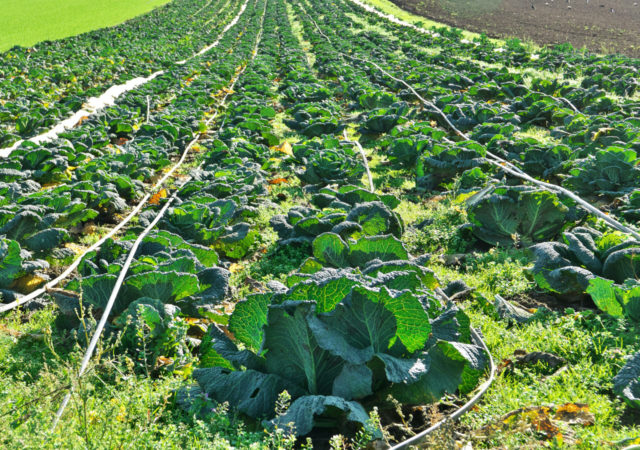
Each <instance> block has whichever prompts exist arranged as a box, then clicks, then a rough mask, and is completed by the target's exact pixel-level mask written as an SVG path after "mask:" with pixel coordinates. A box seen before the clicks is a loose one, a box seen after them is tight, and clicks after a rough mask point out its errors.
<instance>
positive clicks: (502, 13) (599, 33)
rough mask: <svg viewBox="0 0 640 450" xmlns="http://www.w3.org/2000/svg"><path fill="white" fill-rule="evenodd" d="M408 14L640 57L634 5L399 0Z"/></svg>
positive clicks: (579, 0) (584, 0)
mask: <svg viewBox="0 0 640 450" xmlns="http://www.w3.org/2000/svg"><path fill="white" fill-rule="evenodd" d="M393 2H394V3H395V4H397V5H398V6H400V7H401V8H404V9H406V10H408V11H411V12H414V13H417V14H419V15H421V16H424V17H428V18H430V19H432V20H435V21H437V22H441V23H446V24H448V25H451V26H456V27H460V28H464V29H467V30H471V31H474V32H478V33H486V34H488V35H489V36H492V37H499V38H509V37H518V38H520V39H522V40H529V41H533V42H536V43H538V44H541V45H543V44H562V43H565V42H568V43H570V44H572V45H573V46H574V47H576V48H582V47H586V48H588V49H589V50H591V51H593V52H599V53H614V52H617V53H623V54H626V55H629V56H635V57H639V56H640V37H638V33H637V30H638V23H640V6H639V5H638V2H635V1H632V0H601V1H589V0H572V1H566V0H555V1H554V0H529V1H514V0H483V1H474V0H393Z"/></svg>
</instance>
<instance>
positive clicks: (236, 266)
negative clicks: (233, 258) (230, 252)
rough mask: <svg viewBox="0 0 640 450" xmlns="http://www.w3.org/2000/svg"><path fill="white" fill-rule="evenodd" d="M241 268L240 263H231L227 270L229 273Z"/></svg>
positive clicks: (238, 270)
mask: <svg viewBox="0 0 640 450" xmlns="http://www.w3.org/2000/svg"><path fill="white" fill-rule="evenodd" d="M241 270H242V264H238V263H233V264H231V265H230V266H229V272H231V273H237V272H240V271H241Z"/></svg>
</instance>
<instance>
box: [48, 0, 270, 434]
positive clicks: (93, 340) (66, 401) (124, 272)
mask: <svg viewBox="0 0 640 450" xmlns="http://www.w3.org/2000/svg"><path fill="white" fill-rule="evenodd" d="M267 3H268V0H265V3H264V10H263V14H262V18H261V23H260V32H259V33H258V35H257V38H256V44H255V47H254V51H253V52H252V57H251V61H253V60H254V59H255V56H256V54H257V49H258V46H259V44H260V41H261V39H262V28H263V26H264V16H265V15H266V10H267ZM247 67H248V64H245V65H244V67H243V68H242V70H241V71H240V72H238V74H236V76H235V78H234V80H233V83H232V84H231V88H233V86H235V83H236V82H237V81H238V79H239V77H240V76H241V75H242V73H244V71H245V70H246V68H247ZM229 91H232V89H229ZM229 95H230V93H226V94H225V96H224V98H223V101H222V103H224V102H225V101H226V99H227V97H228V96H229ZM216 115H217V111H216ZM214 118H215V116H212V117H211V118H209V119H208V121H207V125H209V124H210V123H211V121H213V120H214ZM201 135H202V134H201ZM199 136H200V135H199ZM198 138H199V137H198ZM198 138H196V139H194V140H193V141H192V143H191V144H190V145H193V144H195V142H196V141H197V140H198ZM203 165H204V161H203V162H202V163H200V165H199V166H198V168H201V167H202V166H203ZM192 178H193V176H192V175H191V176H189V177H187V178H186V179H185V180H183V181H182V183H181V184H180V187H179V188H178V189H176V190H175V192H174V193H173V195H171V197H170V198H169V199H168V200H167V202H166V203H165V204H164V206H163V207H162V208H161V209H160V211H158V214H156V216H155V218H154V219H153V221H152V222H151V223H150V224H149V225H148V226H147V227H146V228H145V229H144V230H143V231H142V233H140V235H139V236H138V238H137V239H136V240H135V242H134V244H133V246H132V248H131V250H130V251H129V254H128V255H127V259H126V260H125V262H124V264H123V266H122V269H121V270H120V273H119V274H118V278H117V280H116V283H115V286H114V288H113V290H112V291H111V295H110V296H109V300H108V301H107V305H106V306H105V309H104V311H103V313H102V317H100V322H99V323H98V326H97V327H96V330H95V331H94V333H93V336H92V337H91V341H90V342H89V346H88V347H87V350H86V352H85V354H84V357H83V358H82V364H81V365H80V370H79V371H78V378H80V377H82V375H83V374H84V373H85V371H86V370H87V367H88V366H89V361H90V360H91V357H92V356H93V352H94V351H95V349H96V346H97V344H98V341H99V340H100V337H101V336H102V331H103V330H104V327H105V325H106V323H107V320H108V318H109V314H110V313H111V309H112V308H113V305H114V303H115V301H116V298H117V297H118V294H119V293H120V288H121V287H122V285H123V284H124V279H125V277H126V276H127V272H128V271H129V267H130V266H131V263H132V262H133V259H134V258H135V255H136V252H137V250H138V247H139V246H140V244H141V243H142V241H143V240H144V238H145V237H146V236H147V235H148V234H149V233H150V232H151V230H153V229H154V228H155V226H156V225H157V224H158V222H159V221H160V219H162V217H163V216H164V214H165V213H166V212H167V210H168V209H169V206H171V204H172V203H173V201H174V200H175V199H176V198H177V197H178V193H179V192H180V188H181V187H182V186H184V185H185V184H186V183H188V182H189V181H190V180H191V179H192ZM72 393H73V386H72V387H71V389H70V390H69V392H68V393H67V394H66V395H65V397H64V399H63V400H62V404H61V405H60V408H58V411H57V412H56V416H55V419H54V421H53V424H52V426H51V431H54V430H55V429H56V427H57V426H58V423H59V422H60V418H61V417H62V414H63V413H64V410H65V409H66V407H67V405H68V404H69V400H70V399H71V394H72Z"/></svg>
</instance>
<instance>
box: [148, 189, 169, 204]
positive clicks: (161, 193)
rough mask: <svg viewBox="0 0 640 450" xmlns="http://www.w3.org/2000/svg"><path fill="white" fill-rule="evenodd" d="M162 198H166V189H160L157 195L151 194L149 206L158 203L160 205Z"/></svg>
mask: <svg viewBox="0 0 640 450" xmlns="http://www.w3.org/2000/svg"><path fill="white" fill-rule="evenodd" d="M163 198H167V190H166V189H160V190H159V191H158V192H157V193H155V194H153V195H152V196H151V198H150V199H149V204H150V205H157V204H158V203H160V200H161V199H163Z"/></svg>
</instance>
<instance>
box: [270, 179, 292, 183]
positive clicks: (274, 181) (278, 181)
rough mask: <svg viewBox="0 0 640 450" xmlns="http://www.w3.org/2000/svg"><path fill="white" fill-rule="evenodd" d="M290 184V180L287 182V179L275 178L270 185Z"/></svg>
mask: <svg viewBox="0 0 640 450" xmlns="http://www.w3.org/2000/svg"><path fill="white" fill-rule="evenodd" d="M288 182H289V180H287V179H286V178H274V179H273V180H269V184H282V183H288Z"/></svg>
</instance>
